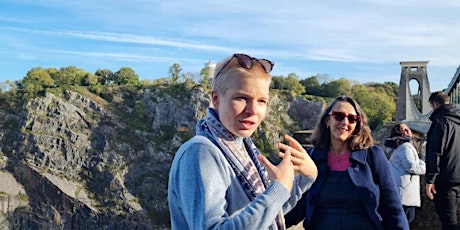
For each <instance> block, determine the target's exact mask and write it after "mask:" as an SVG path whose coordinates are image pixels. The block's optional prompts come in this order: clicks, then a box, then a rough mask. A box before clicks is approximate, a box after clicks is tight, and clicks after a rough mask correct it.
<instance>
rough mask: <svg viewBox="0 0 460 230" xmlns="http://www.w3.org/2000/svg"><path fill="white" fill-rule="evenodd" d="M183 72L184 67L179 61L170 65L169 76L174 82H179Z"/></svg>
mask: <svg viewBox="0 0 460 230" xmlns="http://www.w3.org/2000/svg"><path fill="white" fill-rule="evenodd" d="M181 72H182V67H181V66H180V64H179V63H174V64H172V66H170V67H169V76H170V77H171V80H172V83H173V84H177V83H179V77H180V74H181Z"/></svg>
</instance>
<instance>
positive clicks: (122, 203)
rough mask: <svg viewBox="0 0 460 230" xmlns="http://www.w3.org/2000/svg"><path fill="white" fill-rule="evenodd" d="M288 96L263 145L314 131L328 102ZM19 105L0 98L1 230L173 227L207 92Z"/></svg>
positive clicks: (61, 98)
mask: <svg viewBox="0 0 460 230" xmlns="http://www.w3.org/2000/svg"><path fill="white" fill-rule="evenodd" d="M282 98H285V97H280V96H279V95H278V94H273V95H272V100H271V102H270V110H269V112H268V116H267V118H266V120H265V121H264V123H263V124H262V125H261V128H260V129H259V130H258V131H257V133H256V134H255V136H256V137H257V138H258V141H257V142H256V143H258V144H261V145H268V146H270V145H272V144H274V143H275V142H276V141H279V140H280V138H282V134H284V133H288V134H292V132H293V131H296V130H299V129H311V128H312V127H313V125H314V123H315V122H316V116H317V115H318V113H319V111H320V110H321V108H322V106H323V105H322V103H321V102H309V101H306V100H304V99H288V100H286V99H282ZM18 101H20V100H17V98H16V100H13V99H12V97H2V98H0V102H1V103H0V117H1V119H0V229H168V228H169V213H168V208H167V200H166V197H167V181H168V173H169V167H170V164H171V161H172V158H173V156H174V153H175V151H176V150H177V148H178V147H179V146H180V145H181V144H182V143H183V142H184V141H186V140H187V139H189V138H190V137H191V136H193V134H194V132H195V124H196V122H197V120H198V119H200V118H201V117H203V116H204V115H205V114H206V111H207V107H208V106H209V98H208V95H207V93H205V92H203V91H202V90H201V89H200V88H196V87H189V88H187V87H185V86H183V85H179V86H161V87H160V86H155V87H150V88H146V87H131V88H127V87H110V88H106V89H104V92H102V93H101V94H100V95H95V94H92V93H90V92H88V91H86V90H85V89H81V88H75V89H73V90H69V89H67V90H64V91H58V90H56V91H53V93H51V92H48V93H45V94H44V95H41V96H37V97H34V98H33V99H29V100H24V102H18ZM267 143H268V144H267ZM262 147H263V146H262ZM266 147H267V146H265V148H264V149H267V148H266Z"/></svg>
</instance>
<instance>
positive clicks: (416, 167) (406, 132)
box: [384, 123, 426, 223]
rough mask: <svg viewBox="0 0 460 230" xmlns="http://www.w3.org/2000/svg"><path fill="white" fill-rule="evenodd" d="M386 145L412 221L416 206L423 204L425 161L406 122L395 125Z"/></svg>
mask: <svg viewBox="0 0 460 230" xmlns="http://www.w3.org/2000/svg"><path fill="white" fill-rule="evenodd" d="M384 145H385V147H388V150H389V151H388V152H390V153H391V155H390V165H391V167H390V169H391V174H392V175H393V178H394V179H395V182H396V186H397V187H398V190H399V194H400V197H401V203H402V205H403V209H404V212H405V213H406V217H407V221H408V222H409V223H411V222H412V221H413V220H414V219H415V207H420V206H421V198H420V175H423V174H425V170H426V166H425V162H424V161H423V160H421V159H420V158H419V156H418V153H417V149H416V148H415V146H414V144H413V139H412V131H411V130H410V128H409V127H407V125H406V124H403V123H398V124H396V125H394V126H393V127H392V129H391V133H390V136H389V137H388V138H387V139H386V140H385V143H384Z"/></svg>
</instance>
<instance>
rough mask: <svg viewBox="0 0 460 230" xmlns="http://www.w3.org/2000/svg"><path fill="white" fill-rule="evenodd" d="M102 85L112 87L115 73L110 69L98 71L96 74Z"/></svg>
mask: <svg viewBox="0 0 460 230" xmlns="http://www.w3.org/2000/svg"><path fill="white" fill-rule="evenodd" d="M94 74H95V75H96V76H97V79H98V81H99V82H100V83H101V85H110V84H112V83H113V72H112V70H109V69H98V70H96V72H95V73H94Z"/></svg>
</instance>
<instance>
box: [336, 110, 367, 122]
mask: <svg viewBox="0 0 460 230" xmlns="http://www.w3.org/2000/svg"><path fill="white" fill-rule="evenodd" d="M329 115H330V116H332V117H333V118H334V119H335V120H336V121H343V119H345V117H346V118H347V119H348V122H349V123H350V124H354V123H355V122H358V121H361V117H360V116H359V115H351V114H348V115H347V114H346V113H344V112H337V111H331V112H329Z"/></svg>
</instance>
